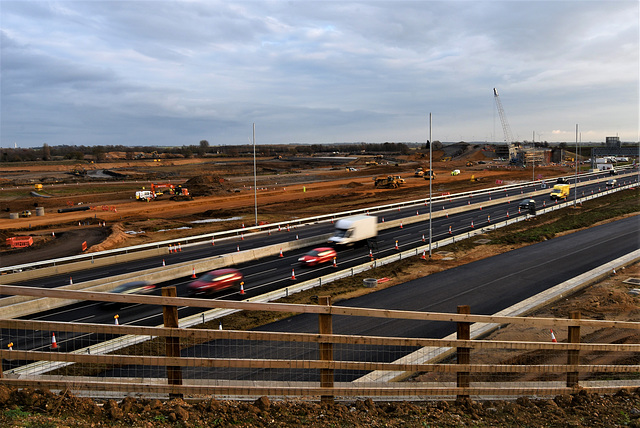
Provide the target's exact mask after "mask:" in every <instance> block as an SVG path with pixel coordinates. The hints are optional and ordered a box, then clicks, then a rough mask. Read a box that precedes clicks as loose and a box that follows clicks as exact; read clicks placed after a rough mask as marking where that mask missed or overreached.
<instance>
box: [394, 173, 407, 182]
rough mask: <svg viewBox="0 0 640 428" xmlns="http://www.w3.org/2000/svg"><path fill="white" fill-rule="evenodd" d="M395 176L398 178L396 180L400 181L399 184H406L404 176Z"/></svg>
mask: <svg viewBox="0 0 640 428" xmlns="http://www.w3.org/2000/svg"><path fill="white" fill-rule="evenodd" d="M393 178H395V179H396V181H397V182H398V184H404V183H406V181H405V180H404V178H402V177H400V176H399V175H394V176H393Z"/></svg>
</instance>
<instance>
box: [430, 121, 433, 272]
mask: <svg viewBox="0 0 640 428" xmlns="http://www.w3.org/2000/svg"><path fill="white" fill-rule="evenodd" d="M432 147H433V141H432V140H431V113H429V174H431V175H430V176H429V259H431V183H432V182H433V166H432V163H431V158H432V156H431V154H432V153H433V150H432Z"/></svg>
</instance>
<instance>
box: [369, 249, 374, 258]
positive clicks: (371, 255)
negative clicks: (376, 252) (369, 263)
mask: <svg viewBox="0 0 640 428" xmlns="http://www.w3.org/2000/svg"><path fill="white" fill-rule="evenodd" d="M369 257H371V260H373V251H371V250H369Z"/></svg>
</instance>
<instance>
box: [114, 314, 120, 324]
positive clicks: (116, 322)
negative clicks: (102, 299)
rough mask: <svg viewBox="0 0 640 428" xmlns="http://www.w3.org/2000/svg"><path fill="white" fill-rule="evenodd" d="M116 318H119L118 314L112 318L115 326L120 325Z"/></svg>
mask: <svg viewBox="0 0 640 428" xmlns="http://www.w3.org/2000/svg"><path fill="white" fill-rule="evenodd" d="M118 318H120V315H118V314H115V315H114V316H113V319H114V320H115V322H114V324H115V325H120V323H119V322H118Z"/></svg>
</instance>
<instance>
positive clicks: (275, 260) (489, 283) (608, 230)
mask: <svg viewBox="0 0 640 428" xmlns="http://www.w3.org/2000/svg"><path fill="white" fill-rule="evenodd" d="M618 178H619V180H618V181H619V182H622V181H623V180H622V177H618ZM633 178H634V179H635V176H633ZM582 184H584V187H581V189H580V191H584V192H586V193H589V192H590V191H591V190H593V189H596V190H597V189H598V188H600V189H602V188H604V183H602V182H600V183H596V184H588V183H582ZM532 190H533V189H532V188H530V187H529V188H528V187H523V188H522V189H520V192H521V193H518V192H515V191H514V192H512V193H514V194H513V195H510V196H512V197H513V199H514V201H513V203H512V204H509V203H504V204H499V205H495V206H491V207H487V208H484V209H483V210H477V209H476V210H472V211H467V212H464V213H460V214H457V215H455V216H450V217H449V218H447V217H442V218H438V219H434V221H433V224H432V231H433V240H434V241H437V240H438V239H441V238H443V237H446V236H448V235H449V227H451V228H452V230H453V231H454V233H460V232H461V231H465V230H469V229H470V228H471V226H470V225H471V222H474V223H475V227H482V226H483V225H484V226H486V225H487V224H488V217H489V216H490V218H491V219H492V220H491V221H494V222H497V221H500V220H501V219H502V220H504V218H505V217H506V215H507V214H506V213H507V211H512V213H511V214H510V215H511V216H512V217H514V216H516V215H518V214H517V204H516V203H517V202H518V201H519V200H520V199H522V198H523V196H526V195H527V193H529V192H531V191H532ZM536 190H539V189H536ZM504 196H505V193H504V191H499V192H496V193H494V194H484V195H482V196H475V197H472V198H468V199H463V200H457V201H456V200H452V201H445V202H444V203H443V204H444V205H443V204H440V205H435V204H434V206H433V208H432V209H433V211H436V210H443V209H444V210H447V209H451V208H452V207H454V206H456V205H458V206H460V205H464V204H473V203H475V202H477V201H478V200H487V199H488V198H494V199H497V198H498V197H504ZM572 196H573V193H572ZM547 198H548V197H547V196H546V195H543V196H539V197H537V198H536V199H538V200H539V201H541V200H542V199H547ZM443 207H444V208H443ZM420 211H423V212H420ZM424 211H425V208H424V207H412V208H404V209H402V210H388V211H384V212H377V213H375V214H376V215H378V216H379V218H380V221H382V218H385V219H387V220H390V219H397V218H407V217H409V216H414V215H416V214H417V213H420V214H424ZM372 214H373V213H372ZM634 219H635V220H634ZM614 224H615V225H618V226H612V225H605V226H601V227H598V228H592V229H590V230H588V231H583V232H579V233H574V234H571V235H569V236H568V237H565V238H556V239H554V240H551V241H548V242H545V243H542V244H537V245H535V246H532V247H527V248H526V249H522V250H518V251H512V252H510V253H507V254H504V255H502V256H497V257H494V258H492V259H490V260H488V261H483V262H476V263H473V264H470V265H466V266H462V267H460V268H456V269H451V270H449V271H446V272H443V273H441V274H435V275H430V276H428V277H426V278H422V279H420V280H416V281H412V282H409V283H406V284H402V285H398V286H395V287H392V288H390V289H387V290H381V291H379V292H376V293H373V294H371V295H370V297H369V296H365V297H363V298H360V299H362V300H358V302H357V303H356V302H349V303H348V304H349V305H351V306H353V305H355V306H362V307H377V308H383V307H384V308H387V309H408V310H422V311H439V312H454V311H455V308H456V306H457V305H460V304H469V305H471V308H472V311H473V313H481V314H484V313H486V314H489V313H495V312H498V311H499V310H501V309H502V308H504V307H507V306H510V305H512V304H513V303H514V302H518V301H520V300H522V299H524V298H527V297H529V296H530V295H532V294H536V293H538V292H539V291H541V290H544V289H546V288H548V287H550V286H553V285H555V284H557V283H559V282H562V281H564V279H566V278H569V277H573V276H575V275H577V274H579V273H582V272H584V271H586V270H589V269H591V268H593V267H594V266H598V265H600V264H602V263H604V262H606V261H608V260H611V259H614V258H616V257H618V255H619V254H626V253H628V252H629V251H632V250H635V249H637V247H638V227H637V226H638V224H637V217H633V218H632V219H631V220H629V219H627V220H624V221H620V222H615V223H614ZM331 227H332V225H331V224H330V223H328V224H320V223H319V224H312V225H308V226H304V227H300V228H297V229H295V230H291V231H289V232H287V231H285V230H282V231H280V232H276V231H274V233H273V234H271V235H267V234H262V235H258V236H255V237H249V236H247V237H246V238H244V239H238V238H236V239H234V240H228V241H225V242H219V243H218V242H216V245H215V246H199V247H198V246H195V247H189V248H188V249H186V248H185V250H184V251H183V252H181V253H174V254H173V255H172V257H173V256H175V258H171V259H169V262H170V263H176V261H177V260H180V261H185V260H193V259H196V258H198V257H210V256H211V255H212V253H218V254H223V253H224V252H225V251H226V252H229V251H234V250H235V249H236V248H237V247H238V246H239V245H242V246H243V247H244V246H255V247H260V246H262V245H265V243H267V242H268V243H269V244H272V243H273V241H274V239H275V240H276V242H278V241H277V240H278V239H280V240H281V241H280V242H283V241H284V240H289V239H291V238H292V236H293V234H296V235H299V236H300V237H302V236H313V235H314V234H323V233H328V232H329V231H330V229H331ZM427 228H428V224H427V225H425V222H420V223H414V224H407V225H406V226H404V227H403V228H401V229H400V228H393V229H388V230H383V231H381V233H380V236H379V238H378V248H379V249H378V251H376V253H375V256H376V257H384V256H386V255H388V254H392V253H394V252H397V251H398V250H396V248H395V243H396V241H397V242H398V243H399V248H400V249H402V250H404V249H407V248H410V247H412V246H413V247H415V246H419V245H424V242H423V240H422V237H423V236H424V235H425V233H428V229H427ZM427 236H428V235H427ZM580 237H581V238H580ZM579 239H581V240H579ZM614 243H615V245H614ZM567 248H569V249H571V251H569V250H567ZM603 249H606V251H603ZM306 250H307V249H301V250H299V251H298V252H296V253H295V254H286V255H285V256H284V257H277V256H271V257H266V258H264V259H261V260H258V261H255V262H252V263H249V264H246V265H244V266H236V267H238V268H239V269H241V270H242V271H243V272H244V274H245V278H246V279H245V281H246V284H247V285H246V288H247V295H246V296H240V295H239V294H238V293H237V292H233V293H224V292H223V293H220V295H218V296H216V298H231V299H240V298H241V297H250V296H253V295H257V294H261V293H263V292H267V291H271V290H274V289H280V288H283V287H287V286H289V285H291V283H292V282H293V281H292V279H291V270H292V269H295V275H296V280H298V281H300V280H305V279H310V278H312V277H317V276H320V275H323V274H326V272H329V271H331V270H333V269H335V268H333V267H332V266H324V267H317V268H304V269H303V268H300V267H299V266H298V264H297V258H298V257H299V255H300V254H303V253H304V252H306ZM556 254H558V255H556ZM605 259H606V260H605ZM367 260H369V250H368V249H367V248H364V247H359V248H348V249H344V250H341V251H340V252H339V253H338V262H339V264H340V268H345V267H349V266H354V265H357V264H361V263H364V262H365V261H367ZM147 264H148V266H157V265H158V260H145V261H142V262H141V261H138V262H135V263H132V265H133V266H125V265H124V264H123V266H114V267H110V268H109V269H108V270H103V269H100V270H99V269H95V270H93V271H86V272H81V273H78V274H74V276H75V278H81V277H86V278H95V277H102V278H104V277H107V276H109V275H113V274H115V273H116V272H122V271H126V270H127V269H132V268H133V269H138V270H140V269H144V267H145V266H146V265H147ZM496 266H499V269H498V268H496ZM554 266H560V267H561V268H560V269H556V268H554ZM66 281H67V277H66V276H65V277H62V278H55V277H52V278H47V279H46V280H42V279H39V280H34V281H29V282H28V283H23V284H20V285H32V286H51V287H55V286H59V285H66ZM190 281H191V279H190V278H178V279H176V280H174V281H171V282H170V283H167V284H162V285H163V286H164V285H175V286H176V287H177V289H178V295H185V294H186V292H185V289H186V285H187V284H188V283H189V282H190ZM383 303H384V305H383ZM200 311H201V309H197V308H186V307H184V308H180V313H179V315H180V317H181V318H184V317H186V316H188V315H192V314H194V313H198V312H200ZM117 313H118V314H119V316H120V320H121V323H126V324H134V325H160V324H162V314H161V310H160V309H159V308H157V307H153V306H149V305H130V306H128V307H122V308H117ZM113 314H114V309H113V307H105V306H103V305H102V304H100V303H95V302H87V303H82V304H76V305H71V306H68V307H65V308H61V309H56V310H52V311H48V312H45V313H39V314H34V315H32V316H29V317H25V318H28V319H37V320H51V321H69V322H72V321H75V322H91V323H109V324H110V323H113ZM304 318H305V317H296V318H294V319H289V320H287V321H285V322H283V323H276V324H272V325H269V327H268V329H269V330H274V331H278V329H279V328H282V327H287V328H288V330H286V331H292V330H291V327H293V326H295V329H294V330H295V331H305V332H313V331H314V330H315V328H316V324H317V318H315V317H310V318H309V319H310V320H311V321H305V319H304ZM293 320H295V322H294V321H293ZM341 321H342V320H340V317H336V318H335V319H334V332H336V333H346V334H372V335H389V336H394V335H401V336H404V337H442V336H445V335H446V334H448V333H450V331H447V330H446V329H447V327H445V326H443V325H438V323H434V325H432V326H425V325H424V324H420V325H413V323H411V322H405V321H398V322H400V323H403V324H399V325H396V324H394V322H392V321H390V320H387V321H386V322H385V321H376V322H372V320H370V319H366V320H365V319H362V320H358V319H356V320H354V319H350V321H349V322H348V323H347V324H346V325H342V324H341ZM309 323H310V324H309ZM449 328H450V326H449ZM282 331H284V330H282ZM399 332H400V334H398V333H399ZM2 336H3V337H1V338H0V339H2V342H3V343H4V341H5V340H4V339H5V338H7V332H2ZM75 339H77V338H75V337H74V336H73V335H70V336H68V337H66V336H64V335H61V336H60V337H59V338H58V343H59V344H60V346H61V348H62V349H63V350H72V349H74V348H76V347H78V346H79V345H78V344H77V343H76V340H75ZM14 342H17V341H16V340H14ZM82 345H84V346H86V345H87V342H86V338H85V339H84V341H83V342H82ZM16 346H17V347H19V348H20V349H32V350H46V349H48V347H49V342H48V338H45V339H37V338H24V343H16ZM216 349H217V348H216ZM223 349H225V347H224V346H222V347H220V350H223ZM252 349H260V347H259V346H255V345H252ZM191 352H195V353H196V354H197V352H198V351H197V350H191V351H189V354H191ZM223 352H224V351H223ZM260 352H266V350H261V351H260ZM405 352H407V350H406V349H397V350H387V354H386V355H387V356H388V358H390V359H391V360H393V359H396V358H397V356H398V355H396V354H398V353H399V354H402V353H405ZM216 356H217V355H216Z"/></svg>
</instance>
